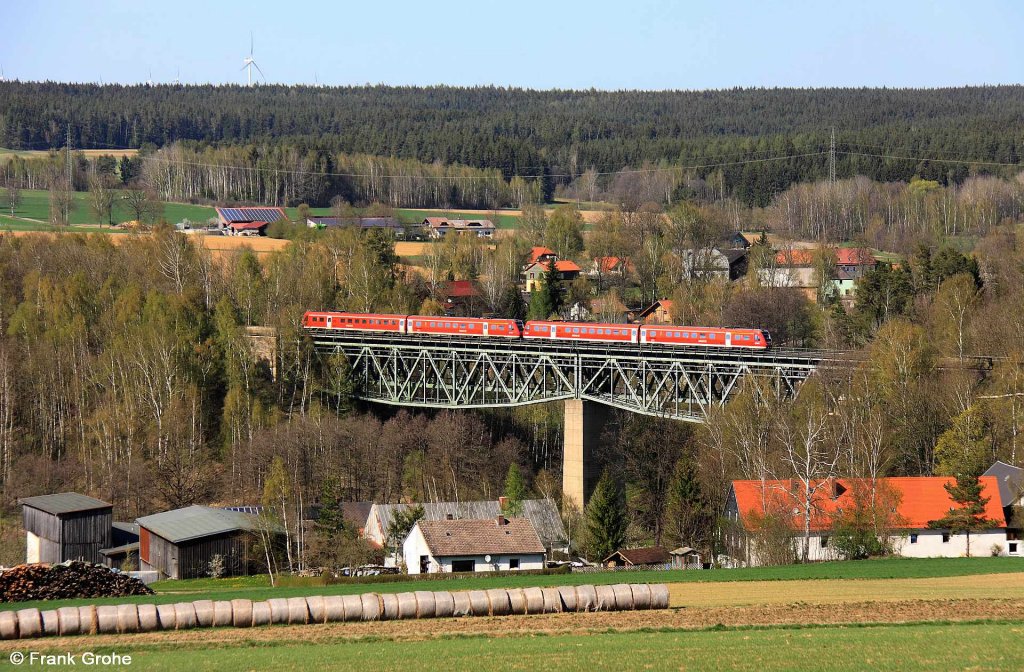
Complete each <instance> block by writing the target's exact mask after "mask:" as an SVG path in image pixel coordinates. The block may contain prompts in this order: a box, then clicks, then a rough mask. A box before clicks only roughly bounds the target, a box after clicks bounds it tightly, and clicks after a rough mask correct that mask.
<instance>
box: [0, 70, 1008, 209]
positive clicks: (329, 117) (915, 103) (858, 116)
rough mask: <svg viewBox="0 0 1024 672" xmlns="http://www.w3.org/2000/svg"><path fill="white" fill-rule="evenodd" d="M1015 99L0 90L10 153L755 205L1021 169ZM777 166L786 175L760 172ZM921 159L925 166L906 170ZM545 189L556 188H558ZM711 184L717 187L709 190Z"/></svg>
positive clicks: (788, 93)
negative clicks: (582, 186) (481, 180)
mask: <svg viewBox="0 0 1024 672" xmlns="http://www.w3.org/2000/svg"><path fill="white" fill-rule="evenodd" d="M1022 111H1024V89H1022V87H1019V86H996V87H966V88H956V89H934V90H914V89H732V90H727V91H714V92H710V91H703V92H683V91H665V92H637V91H617V92H604V91H530V90H522V89H506V88H499V87H474V88H458V87H429V88H420V87H386V86H371V87H338V88H331V89H321V88H314V87H304V86H294V87H286V86H276V85H271V86H259V87H254V88H247V87H238V86H209V85H205V86H177V85H175V86H170V85H160V86H121V85H105V86H96V85H90V84H60V83H52V82H47V83H29V82H26V83H21V82H2V83H0V146H4V147H9V148H14V149H56V148H59V147H62V146H63V145H64V143H65V136H66V131H67V127H68V126H70V127H71V132H72V143H73V145H74V146H75V147H84V148H96V149H105V148H124V147H132V148H137V147H143V146H145V145H152V146H155V147H165V146H168V145H171V144H172V143H174V142H177V141H199V142H201V143H207V144H214V145H218V146H222V145H260V146H269V145H280V146H282V147H285V148H290V149H294V150H295V151H297V152H298V154H299V155H301V156H305V155H306V154H307V152H309V151H311V150H312V151H317V152H320V151H326V152H328V153H331V154H337V153H341V154H346V155H352V156H363V155H366V156H379V157H393V158H395V159H402V160H415V161H418V162H420V163H423V164H434V163H438V164H440V165H445V166H447V165H461V166H466V167H469V168H476V169H485V170H495V171H498V172H500V174H501V175H502V177H503V178H504V180H505V181H510V180H511V179H512V178H513V177H515V176H519V177H522V178H527V179H528V178H534V179H537V180H541V181H542V182H543V183H544V184H545V188H544V189H543V193H544V195H545V196H550V193H551V192H550V190H551V189H553V188H554V187H555V186H557V185H558V184H568V183H570V182H572V181H574V180H576V179H577V178H579V177H581V176H582V175H583V174H584V173H585V172H586V171H587V170H588V169H593V170H594V171H595V172H597V173H602V174H609V173H613V172H615V171H618V170H620V169H622V168H624V167H632V168H635V169H639V168H642V167H643V166H645V165H646V166H648V167H652V168H655V167H659V166H662V165H664V166H666V167H671V166H677V167H682V166H693V167H694V168H693V169H692V170H691V171H690V172H691V173H692V176H693V177H694V178H696V179H700V180H706V181H707V182H708V184H709V185H710V186H711V188H713V189H716V190H718V191H719V192H720V193H722V194H725V195H729V196H734V197H736V198H737V199H739V200H740V201H741V202H743V203H745V204H747V205H760V206H764V205H767V204H768V203H769V202H770V200H771V198H772V197H773V196H775V195H776V194H778V193H780V192H782V191H784V190H785V189H786V188H787V187H789V186H790V185H791V184H793V183H795V182H805V181H814V180H816V179H822V178H825V177H827V175H828V157H827V155H826V150H827V149H828V147H829V136H830V132H831V129H832V128H833V127H834V128H835V129H836V130H837V150H838V154H837V162H836V170H837V174H838V176H839V177H841V178H843V177H853V176H856V175H865V176H867V177H869V178H870V179H873V180H877V181H879V182H892V181H904V182H907V181H909V180H910V179H911V178H912V177H914V176H915V175H916V176H918V177H921V178H922V179H930V180H937V181H939V182H941V183H942V184H948V183H950V182H954V183H957V182H960V181H962V180H963V179H966V178H967V177H968V176H970V175H971V174H975V173H977V172H983V173H984V172H999V171H1000V170H1001V168H1000V167H999V166H998V165H989V166H984V165H977V164H972V163H971V162H991V163H992V164H1002V163H1005V164H1017V163H1018V162H1019V150H1018V147H1017V144H1018V139H1017V137H1016V135H1015V133H1014V132H1013V129H1014V128H1015V125H1016V124H1017V122H1018V121H1019V119H1020V117H1021V114H1022ZM772 157H787V158H785V159H783V160H778V161H775V160H772V161H762V159H766V158H772ZM903 157H918V158H903ZM546 176H551V177H550V179H549V178H548V177H546ZM708 178H710V179H708Z"/></svg>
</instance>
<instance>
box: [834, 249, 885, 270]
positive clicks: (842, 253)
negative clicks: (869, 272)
mask: <svg viewBox="0 0 1024 672" xmlns="http://www.w3.org/2000/svg"><path fill="white" fill-rule="evenodd" d="M836 263H837V264H839V265H840V266H874V265H876V264H877V263H878V262H877V261H876V260H875V256H874V255H873V254H871V250H868V249H865V248H863V247H841V248H839V249H838V250H836Z"/></svg>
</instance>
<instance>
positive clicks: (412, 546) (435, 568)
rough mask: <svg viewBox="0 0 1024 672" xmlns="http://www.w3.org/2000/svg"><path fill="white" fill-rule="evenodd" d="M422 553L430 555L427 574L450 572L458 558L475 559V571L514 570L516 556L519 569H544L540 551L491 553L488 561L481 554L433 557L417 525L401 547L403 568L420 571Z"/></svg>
mask: <svg viewBox="0 0 1024 672" xmlns="http://www.w3.org/2000/svg"><path fill="white" fill-rule="evenodd" d="M424 555H426V556H429V557H430V561H429V565H428V568H427V573H428V574H436V573H438V572H444V573H450V572H451V571H452V563H454V562H456V561H458V560H475V561H476V564H475V566H474V569H475V571H477V572H507V571H514V570H512V568H511V567H510V563H509V561H510V560H512V559H513V558H517V559H518V560H519V569H521V570H522V569H544V555H543V554H542V553H532V554H531V553H524V554H521V555H516V554H509V555H492V556H491V561H490V562H484V556H483V555H459V556H452V557H442V558H435V557H434V556H433V555H432V554H431V553H430V549H429V548H428V547H427V542H426V540H425V539H424V538H423V533H422V532H420V528H419V526H418V525H417V526H416V527H414V528H413V529H412V532H411V533H410V534H409V536H408V538H407V539H406V540H405V544H404V545H403V547H402V556H403V558H404V560H405V568H406V571H407V572H408V573H409V574H419V573H420V557H421V556H424Z"/></svg>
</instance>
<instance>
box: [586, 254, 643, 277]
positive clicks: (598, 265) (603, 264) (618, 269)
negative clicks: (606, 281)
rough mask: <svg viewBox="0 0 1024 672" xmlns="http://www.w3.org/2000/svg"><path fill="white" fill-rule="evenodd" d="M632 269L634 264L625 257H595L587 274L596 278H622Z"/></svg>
mask: <svg viewBox="0 0 1024 672" xmlns="http://www.w3.org/2000/svg"><path fill="white" fill-rule="evenodd" d="M632 271H633V264H632V263H631V262H630V261H629V259H626V258H625V257H594V261H593V263H592V264H591V266H590V270H589V271H588V272H587V275H589V276H591V277H595V278H596V277H601V278H609V277H618V278H621V277H623V276H624V275H626V274H627V273H631V272H632Z"/></svg>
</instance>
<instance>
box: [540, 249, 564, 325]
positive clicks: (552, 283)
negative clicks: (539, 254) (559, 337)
mask: <svg viewBox="0 0 1024 672" xmlns="http://www.w3.org/2000/svg"><path fill="white" fill-rule="evenodd" d="M541 291H542V292H543V293H544V294H546V295H547V304H548V306H550V308H551V310H550V312H549V313H548V315H547V316H550V315H552V314H555V313H558V311H559V310H561V309H562V283H561V281H560V280H559V278H558V269H557V268H555V261H554V259H552V260H551V261H549V262H548V268H547V270H546V271H545V272H544V286H543V287H542V288H541ZM547 316H545V317H547Z"/></svg>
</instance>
